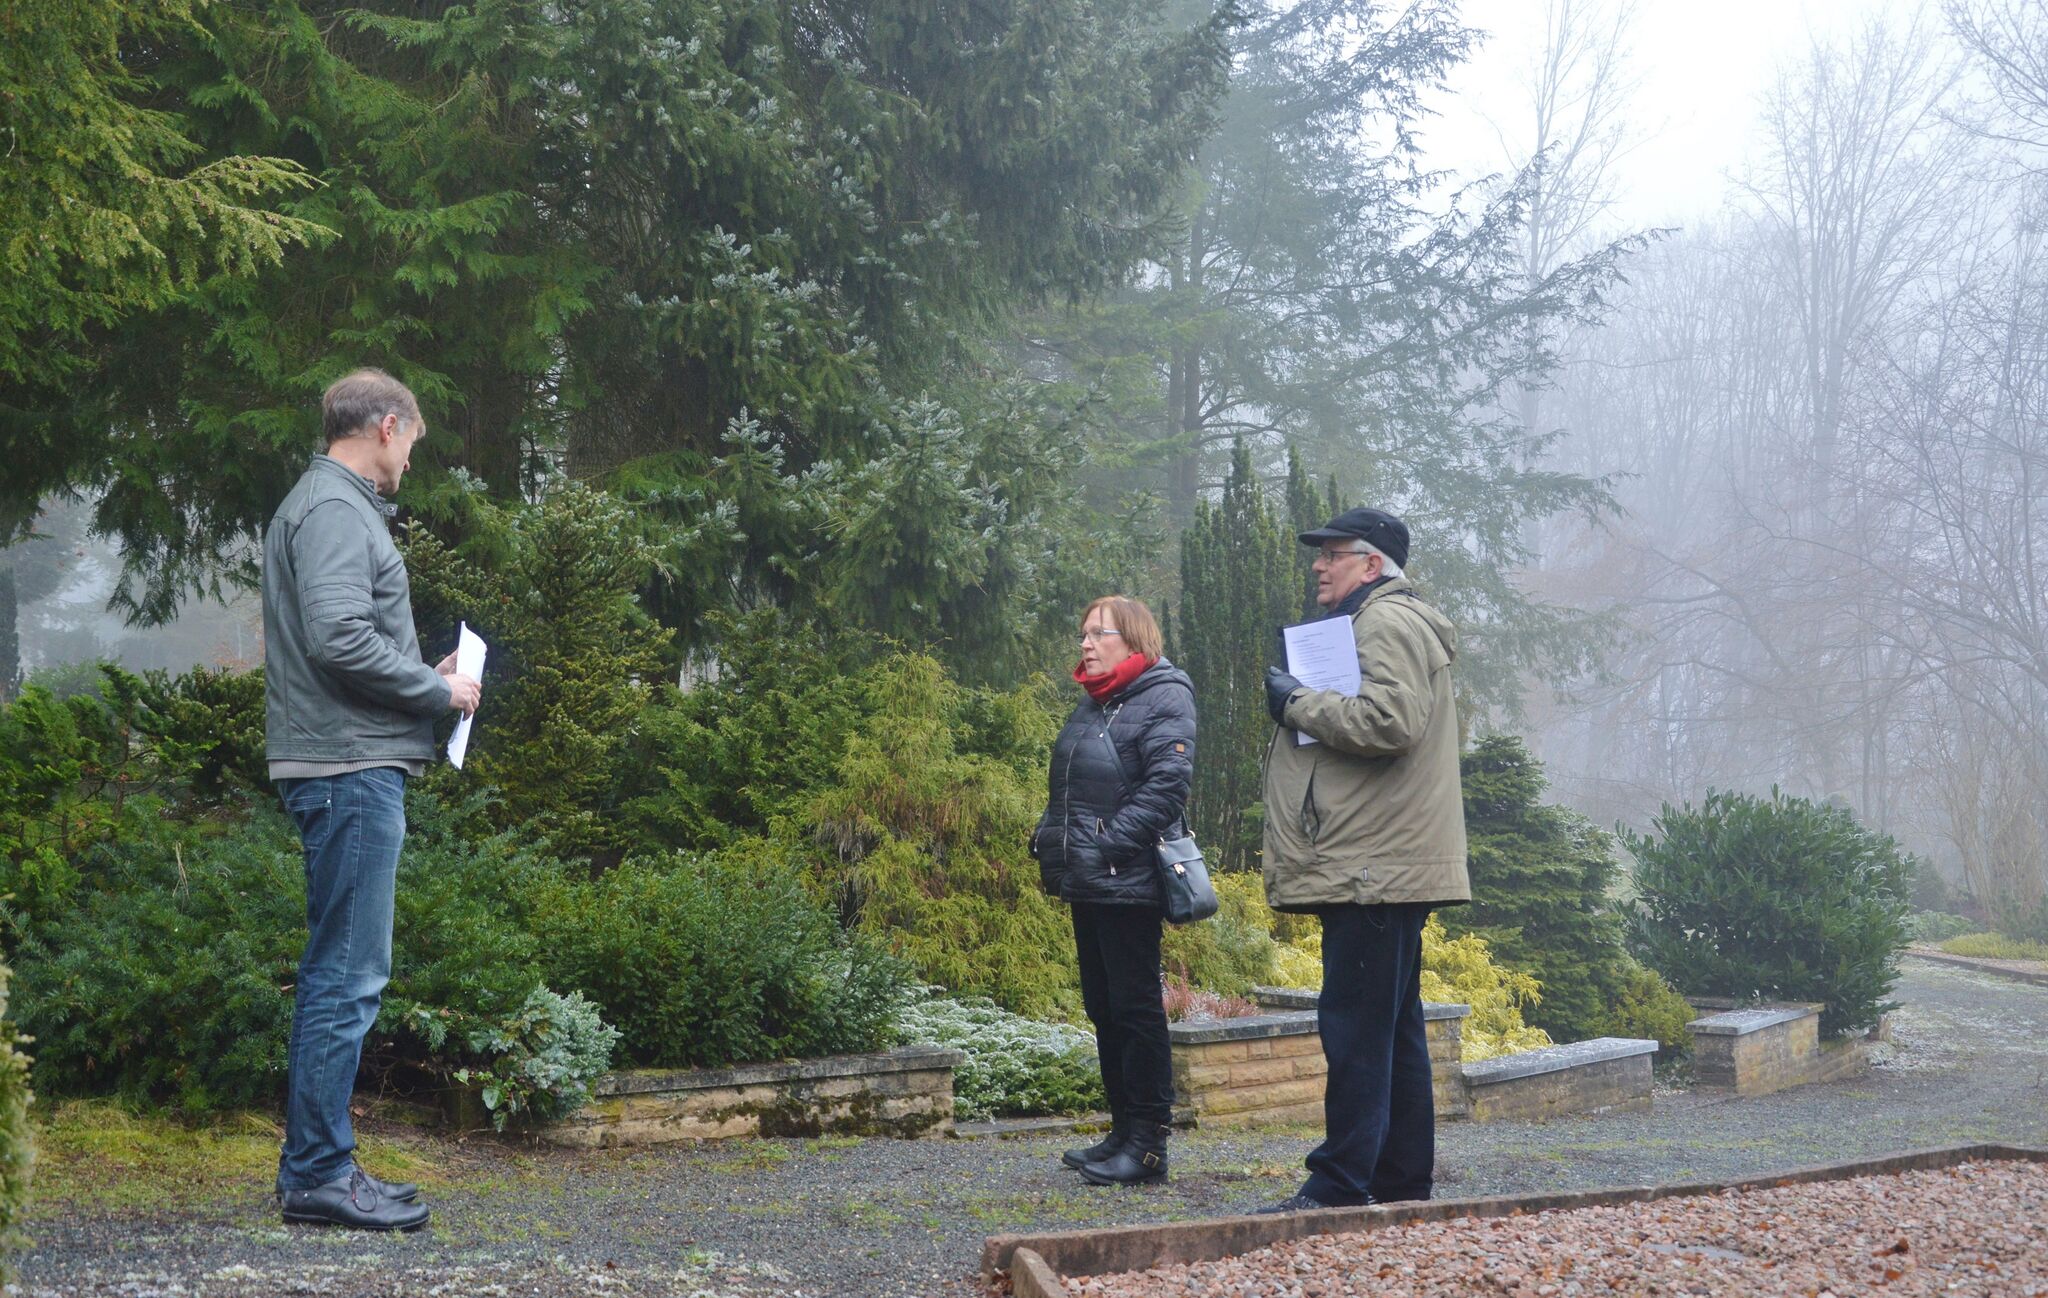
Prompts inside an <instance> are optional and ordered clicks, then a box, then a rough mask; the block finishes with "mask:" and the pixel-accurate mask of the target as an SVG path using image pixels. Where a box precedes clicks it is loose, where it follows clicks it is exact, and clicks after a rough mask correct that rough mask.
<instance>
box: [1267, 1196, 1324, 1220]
mask: <svg viewBox="0 0 2048 1298" xmlns="http://www.w3.org/2000/svg"><path fill="white" fill-rule="evenodd" d="M1329 1206H1330V1205H1329V1204H1327V1203H1324V1202H1323V1201H1322V1200H1321V1199H1311V1198H1309V1197H1308V1196H1307V1195H1305V1194H1296V1195H1290V1196H1289V1197H1287V1198H1285V1199H1282V1200H1281V1201H1280V1202H1278V1203H1269V1204H1267V1205H1266V1206H1265V1207H1263V1208H1260V1209H1258V1210H1257V1212H1256V1215H1257V1216H1260V1217H1267V1216H1271V1215H1272V1214H1274V1213H1280V1212H1314V1211H1315V1210H1316V1209H1318V1208H1327V1207H1329Z"/></svg>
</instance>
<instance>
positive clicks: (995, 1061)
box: [897, 987, 1107, 1122]
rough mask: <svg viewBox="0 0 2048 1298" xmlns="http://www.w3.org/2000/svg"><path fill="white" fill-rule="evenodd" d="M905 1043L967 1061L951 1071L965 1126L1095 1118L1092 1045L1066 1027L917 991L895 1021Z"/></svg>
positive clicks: (1097, 1073)
mask: <svg viewBox="0 0 2048 1298" xmlns="http://www.w3.org/2000/svg"><path fill="white" fill-rule="evenodd" d="M897 1029H898V1032H899V1033H900V1034H901V1036H902V1038H903V1040H905V1041H907V1042H910V1043H912V1044H916V1045H931V1046H944V1047H945V1048H947V1049H949V1050H958V1051H961V1052H962V1053H964V1054H965V1055H966V1056H967V1059H966V1061H965V1062H964V1063H962V1064H961V1065H960V1067H958V1068H956V1069H955V1070H954V1071H953V1114H954V1116H955V1117H957V1118H961V1119H964V1120H966V1121H969V1122H984V1121H987V1120H988V1119H990V1118H1000V1117H1013V1116H1014V1117H1023V1116H1031V1115H1039V1114H1043V1115H1048V1116H1057V1117H1079V1116H1080V1115H1082V1114H1086V1113H1095V1112H1099V1111H1100V1110H1101V1109H1102V1108H1103V1106H1104V1105H1105V1104H1106V1103H1107V1101H1106V1099H1105V1098H1104V1096H1103V1093H1102V1068H1101V1065H1100V1063H1099V1062H1098V1060H1097V1059H1096V1056H1095V1038H1094V1037H1093V1036H1090V1035H1089V1034H1088V1032H1087V1031H1086V1030H1085V1029H1082V1028H1077V1027H1072V1026H1069V1025H1067V1024H1064V1023H1040V1022H1038V1021H1036V1020H1034V1019H1027V1018H1025V1017H1023V1016H1022V1015H1018V1014H1012V1013H1010V1012H1009V1011H1008V1010H1005V1009H1004V1008H1002V1007H1001V1006H1000V1005H997V1004H996V1003H995V1002H994V1001H991V1000H989V999H987V998H986V997H964V998H955V997H948V996H944V995H941V994H940V993H939V990H938V989H937V988H935V987H922V988H918V989H916V990H915V991H914V992H913V994H912V997H911V999H910V1001H909V1003H908V1004H906V1005H905V1006H904V1007H903V1009H902V1011H901V1013H900V1015H899V1017H898V1019H897Z"/></svg>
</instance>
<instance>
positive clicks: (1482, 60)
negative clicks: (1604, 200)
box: [1426, 0, 1939, 227]
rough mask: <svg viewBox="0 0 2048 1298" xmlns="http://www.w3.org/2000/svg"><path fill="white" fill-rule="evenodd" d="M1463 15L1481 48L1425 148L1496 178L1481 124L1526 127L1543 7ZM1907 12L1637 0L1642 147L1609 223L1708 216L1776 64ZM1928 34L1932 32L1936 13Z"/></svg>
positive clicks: (1770, 2) (1891, 2)
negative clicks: (1482, 40) (1529, 69)
mask: <svg viewBox="0 0 2048 1298" xmlns="http://www.w3.org/2000/svg"><path fill="white" fill-rule="evenodd" d="M1615 2H1616V0H1605V3H1607V4H1610V5H1611V4H1613V3H1615ZM1462 8H1463V12H1464V16H1465V20H1466V21H1467V22H1469V23H1471V24H1472V25H1473V26H1475V27H1479V28H1483V29H1484V30H1486V31H1487V32H1489V33H1490V34H1491V35H1490V39H1489V40H1488V41H1487V44H1486V47H1485V48H1484V49H1483V50H1482V51H1481V52H1480V54H1479V56H1478V57H1477V58H1476V59H1475V60H1473V61H1472V62H1471V63H1469V64H1467V65H1465V66H1464V67H1462V68H1460V69H1459V70H1458V71H1457V73H1456V74H1455V75H1454V77H1453V80H1452V84H1451V86H1450V90H1449V94H1448V96H1447V97H1446V99H1445V101H1443V102H1442V103H1440V104H1439V111H1440V112H1441V113H1442V116H1441V117H1440V118H1438V119H1437V120H1436V121H1434V122H1432V123H1431V124H1430V125H1429V127H1428V128H1427V131H1426V137H1427V139H1426V147H1427V148H1428V150H1429V155H1430V160H1431V162H1432V163H1433V164H1434V165H1438V166H1446V167H1452V168H1455V169H1456V170H1457V171H1459V173H1460V174H1463V175H1481V174H1485V173H1486V172H1488V171H1495V170H1499V169H1501V167H1502V155H1501V153H1500V149H1499V146H1498V144H1497V142H1496V138H1495V131H1494V127H1493V125H1491V124H1490V122H1489V120H1488V119H1489V118H1492V119H1494V120H1497V121H1500V122H1501V123H1503V124H1512V125H1516V126H1519V124H1520V123H1521V122H1522V121H1523V120H1525V118H1526V112H1521V113H1520V115H1518V110H1519V109H1520V105H1521V104H1522V103H1523V102H1524V100H1523V99H1522V94H1523V91H1522V89H1521V85H1522V81H1521V78H1522V77H1523V74H1524V68H1525V67H1526V66H1527V64H1528V62H1529V61H1530V59H1531V57H1532V53H1533V50H1534V48H1535V47H1536V46H1537V45H1538V44H1539V43H1540V41H1541V39H1542V33H1543V10H1544V8H1545V0H1465V3H1464V5H1463V7H1462ZM1915 8H1916V6H1915V5H1914V4H1913V3H1911V0H1713V2H1712V3H1702V2H1701V0H1637V4H1636V12H1635V18H1634V21H1633V24H1632V26H1631V40H1630V45H1631V47H1632V50H1633V57H1632V64H1633V70H1634V72H1635V73H1636V77H1637V79H1638V81H1639V83H1640V84H1639V86H1638V88H1637V90H1636V94H1635V103H1634V111H1633V113H1632V117H1633V118H1634V120H1635V121H1636V122H1637V123H1638V132H1639V135H1640V137H1641V138H1640V142H1639V143H1638V145H1637V147H1636V148H1635V149H1634V151H1633V152H1632V153H1631V154H1630V156H1629V157H1628V158H1627V160H1626V162H1625V163H1624V165H1623V176H1624V184H1623V186H1622V189H1621V193H1620V195H1619V198H1618V202H1617V205H1616V207H1615V209H1614V212H1613V215H1614V216H1615V218H1616V220H1617V223H1619V224H1626V225H1628V226H1631V227H1642V226H1646V225H1675V224H1684V223H1685V222H1687V221H1688V220H1691V219H1694V218H1697V217H1700V216H1704V215H1706V214H1708V213H1710V212H1711V211H1713V209H1714V208H1716V207H1717V206H1719V204H1720V201H1721V198H1722V196H1723V194H1724V193H1725V191H1726V189H1727V181H1726V177H1727V175H1728V174H1729V173H1730V172H1739V171H1740V168H1741V165H1742V158H1743V155H1744V153H1745V151H1746V150H1747V149H1748V148H1750V147H1751V145H1752V143H1753V140H1754V131H1753V127H1754V124H1755V121H1756V106H1757V100H1758V96H1759V95H1760V94H1761V93H1762V91H1763V90H1764V89H1765V87H1766V86H1767V85H1769V84H1770V83H1771V81H1772V80H1773V79H1774V77H1775V75H1776V70H1777V68H1778V67H1779V65H1780V64H1781V63H1782V62H1783V61H1784V60H1786V59H1788V58H1794V57H1797V56H1798V55H1800V54H1801V53H1802V52H1803V51H1805V50H1806V49H1807V48H1808V47H1809V42H1810V40H1811V39H1812V38H1813V37H1814V36H1815V35H1818V36H1820V37H1821V38H1823V39H1829V38H1833V37H1836V36H1843V35H1847V34H1848V33H1851V32H1853V31H1855V30H1857V29H1858V28H1860V27H1861V26H1862V25H1863V24H1864V23H1866V22H1868V21H1869V20H1870V19H1872V18H1873V17H1877V16H1882V15H1885V14H1887V13H1891V14H1893V15H1895V16H1906V17H1910V15H1911V13H1912V12H1913V10H1914V9H1915ZM1928 26H1929V27H1930V29H1938V28H1939V16H1938V14H1930V15H1929V19H1928ZM1522 133H1524V134H1526V128H1523V131H1522Z"/></svg>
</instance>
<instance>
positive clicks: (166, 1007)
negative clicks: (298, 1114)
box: [16, 794, 603, 1113]
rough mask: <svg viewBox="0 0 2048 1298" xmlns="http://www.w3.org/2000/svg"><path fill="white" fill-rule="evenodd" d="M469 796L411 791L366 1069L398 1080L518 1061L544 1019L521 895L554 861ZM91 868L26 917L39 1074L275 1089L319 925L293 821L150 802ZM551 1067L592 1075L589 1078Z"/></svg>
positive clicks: (545, 877)
mask: <svg viewBox="0 0 2048 1298" xmlns="http://www.w3.org/2000/svg"><path fill="white" fill-rule="evenodd" d="M467 810H468V809H466V808H460V807H458V808H446V807H443V806H442V805H441V804H439V803H438V802H437V801H436V800H435V799H434V798H433V797H432V796H431V795H425V794H415V795H413V796H411V797H409V798H408V816H409V820H410V822H411V831H412V832H411V833H410V834H409V835H408V838H407V841H406V847H405V851H404V853H403V855H402V856H401V857H400V860H399V871H398V882H397V904H396V917H395V922H394V937H393V950H392V981H391V984H390V986H389V987H387V988H386V989H385V994H384V1005H383V1009H382V1012H381V1013H380V1014H379V1016H378V1020H377V1023H376V1024H375V1026H374V1027H373V1028H372V1031H371V1034H370V1037H369V1039H368V1040H367V1042H366V1043H365V1048H364V1067H365V1069H366V1070H367V1071H368V1072H370V1073H371V1074H372V1075H373V1076H378V1077H380V1078H381V1079H383V1080H386V1081H389V1082H390V1083H391V1084H392V1085H393V1086H394V1087H396V1088H397V1089H399V1090H401V1091H402V1090H406V1089H410V1088H414V1087H419V1086H435V1085H441V1084H445V1082H446V1081H447V1079H448V1078H450V1077H451V1076H452V1075H453V1074H454V1073H455V1072H456V1071H458V1070H459V1069H462V1068H481V1069H487V1070H488V1069H495V1068H497V1067H498V1066H499V1063H500V1055H501V1053H502V1054H508V1055H509V1056H510V1057H511V1058H512V1059H513V1061H514V1062H515V1063H516V1062H517V1061H518V1059H519V1058H520V1057H521V1052H522V1051H528V1049H529V1048H528V1046H527V1045H525V1044H522V1043H523V1042H525V1041H528V1040H529V1039H530V1038H531V1037H532V1030H531V1027H530V1025H527V1024H526V1018H527V1017H530V1016H527V1015H526V1014H525V1012H526V1011H527V1009H528V1008H529V1001H530V1000H531V998H532V997H533V996H535V995H536V994H537V993H539V992H540V991H542V990H543V989H542V985H541V973H540V966H539V963H538V958H537V957H538V952H539V949H540V945H541V944H540V943H539V942H538V940H537V939H536V938H535V937H534V936H533V934H532V932H531V931H530V929H529V928H528V927H527V919H528V912H527V909H526V907H527V905H528V901H529V899H530V898H531V897H532V896H533V895H534V894H535V893H536V892H537V891H540V890H543V889H544V888H545V887H547V886H550V885H552V884H556V883H558V882H559V878H560V874H559V867H558V866H556V865H555V863H554V862H552V861H551V860H550V859H548V858H546V857H544V856H541V855H538V854H537V853H535V852H534V851H533V849H532V848H531V847H530V846H527V845H523V844H521V843H520V842H519V841H518V840H517V839H516V838H514V837H513V836H510V835H487V834H479V833H476V832H475V831H474V827H473V825H471V824H470V823H469V820H468V817H467V816H466V815H465V812H466V811H467ZM82 873H83V875H84V877H85V878H86V879H87V880H88V881H89V886H82V887H81V889H80V896H79V897H78V898H77V900H76V904H75V905H73V906H72V907H71V908H69V909H68V910H67V911H66V912H64V913H63V914H62V915H61V916H59V917H58V918H57V919H56V920H54V921H51V922H49V923H46V924H42V925H39V926H37V927H35V928H32V929H27V930H24V931H22V932H21V933H20V934H19V946H18V950H17V953H16V965H17V968H18V970H19V984H18V997H17V1005H18V1007H19V1009H20V1011H21V1015H22V1024H23V1027H24V1029H25V1030H27V1031H29V1032H31V1033H32V1034H34V1035H35V1036H36V1037H37V1038H38V1042H39V1045H38V1050H37V1059H36V1075H37V1078H38V1084H39V1086H40V1088H41V1089H42V1090H44V1091H45V1092H47V1093H53V1094H72V1095H104V1094H117V1095H121V1096H123V1097H124V1098H127V1099H130V1100H133V1101H140V1102H146V1103H164V1104H168V1105H171V1106H172V1107H174V1108H177V1109H179V1110H181V1111H184V1112H187V1113H198V1112H204V1111H208V1110H213V1109H221V1108H231V1107H243V1106H249V1105H260V1104H267V1103H270V1102H272V1101H274V1100H275V1099H276V1098H277V1097H278V1095H279V1094H281V1092H282V1089H283V1084H284V1080H285V1072H286V1065H287V1059H286V1051H287V1046H288V1043H289V1039H290V1034H291V1014H292V995H291V989H292V983H293V979H294V977H295V971H296V966H297V963H298V958H299V954H300V951H301V948H302V947H303V946H304V943H305V873H304V866H303V858H302V855H301V852H300V848H299V841H298V835H297V832H296V830H295V829H294V828H293V826H292V824H291V821H290V820H289V819H288V818H287V817H286V816H284V815H283V814H282V813H281V812H280V811H277V810H276V809H274V808H272V807H270V806H268V805H263V804H259V805H258V806H256V807H254V808H252V809H250V810H249V811H248V812H247V814H246V815H245V816H242V817H237V818H234V819H231V820H229V821H228V822H227V823H226V824H225V825H215V824H211V823H200V824H186V823H180V822H178V821H176V820H166V819H162V818H158V817H151V818H146V819H145V820H143V821H142V822H141V823H140V824H139V825H138V826H137V827H136V828H135V830H134V831H133V832H132V833H131V834H129V835H127V836H125V837H124V838H123V840H122V841H121V842H120V843H119V844H114V845H102V846H100V847H98V848H96V849H94V851H93V852H92V854H91V855H90V856H89V857H88V859H87V861H86V862H85V869H84V870H83V872H82ZM500 1038H503V1039H505V1040H506V1041H508V1042H510V1043H511V1044H509V1045H507V1046H506V1047H504V1049H503V1051H500V1050H499V1048H498V1047H496V1046H495V1045H493V1044H492V1043H493V1042H496V1041H498V1040H499V1039H500ZM586 1054H587V1052H586ZM578 1058H579V1059H580V1058H583V1056H578ZM602 1070H603V1064H602V1063H601V1062H600V1063H598V1064H597V1065H596V1067H595V1069H594V1070H591V1069H588V1068H585V1069H584V1072H585V1073H586V1074H587V1075H583V1076H581V1078H580V1081H581V1083H587V1082H588V1081H589V1080H590V1078H592V1077H595V1076H596V1074H597V1073H598V1072H601V1071H602ZM552 1081H559V1082H560V1083H561V1090H560V1096H561V1097H563V1098H567V1097H571V1096H573V1095H575V1094H577V1093H578V1092H577V1091H576V1090H575V1087H576V1085H577V1084H579V1083H578V1081H577V1079H575V1078H570V1077H567V1076H553V1075H551V1082H552ZM521 1098H522V1099H523V1100H524V1101H525V1103H526V1107H527V1108H529V1109H531V1110H533V1111H536V1112H538V1111H540V1110H542V1109H544V1108H546V1107H547V1106H548V1105H549V1104H550V1103H552V1102H553V1100H552V1098H551V1097H550V1096H548V1095H543V1094H541V1093H540V1088H536V1087H529V1093H528V1094H527V1095H525V1096H522V1097H521Z"/></svg>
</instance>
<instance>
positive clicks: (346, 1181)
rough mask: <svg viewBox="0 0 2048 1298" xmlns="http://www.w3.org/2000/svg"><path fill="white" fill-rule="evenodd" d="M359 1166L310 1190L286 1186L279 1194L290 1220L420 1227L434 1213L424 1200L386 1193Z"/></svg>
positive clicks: (366, 1227) (355, 1226)
mask: <svg viewBox="0 0 2048 1298" xmlns="http://www.w3.org/2000/svg"><path fill="white" fill-rule="evenodd" d="M379 1184H381V1182H374V1181H372V1180H371V1179H370V1178H369V1177H368V1176H366V1175H365V1174H364V1173H363V1170H362V1169H361V1168H359V1167H351V1168H350V1169H349V1170H348V1175H346V1176H343V1177H340V1178H338V1179H336V1180H333V1181H329V1182H328V1183H327V1184H325V1185H316V1186H314V1187H313V1188H312V1189H310V1190H284V1191H280V1192H279V1194H278V1196H277V1205H278V1210H279V1211H280V1212H281V1213H282V1214H283V1216H284V1219H285V1220H286V1221H313V1222H322V1223H325V1224H327V1225H330V1226H347V1227H349V1228H351V1229H353V1230H418V1229H419V1228H420V1227H422V1226H424V1225H426V1224H427V1218H428V1217H430V1216H432V1215H433V1214H431V1213H429V1212H428V1211H427V1205H426V1204H424V1203H401V1202H399V1201H398V1200H396V1199H393V1198H391V1197H390V1196H388V1195H386V1194H384V1193H383V1192H382V1191H380V1190H379V1189H378V1188H377V1186H378V1185H379Z"/></svg>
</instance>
